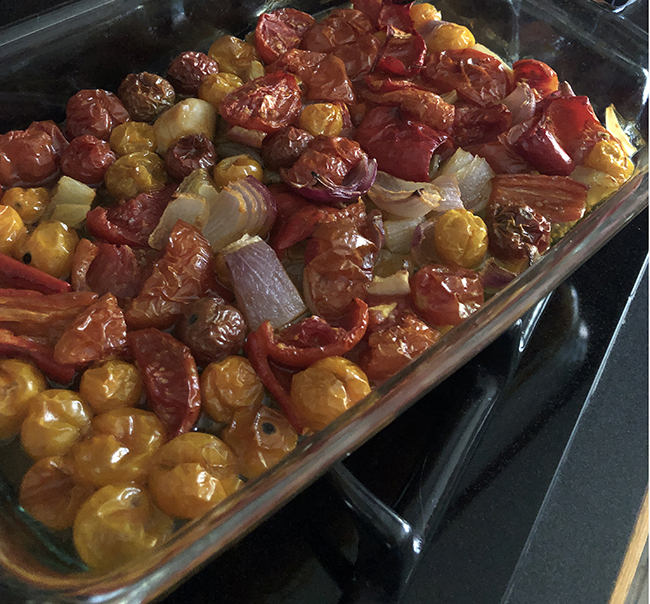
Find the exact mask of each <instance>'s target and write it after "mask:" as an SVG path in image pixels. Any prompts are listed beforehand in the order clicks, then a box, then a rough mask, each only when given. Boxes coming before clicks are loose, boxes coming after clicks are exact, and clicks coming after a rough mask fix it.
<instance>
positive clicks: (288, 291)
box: [223, 236, 307, 331]
mask: <svg viewBox="0 0 650 604" xmlns="http://www.w3.org/2000/svg"><path fill="white" fill-rule="evenodd" d="M223 254H224V259H225V262H226V266H227V267H228V269H229V270H230V276H231V281H232V285H233V290H234V292H235V297H236V298H237V306H238V308H239V309H240V310H241V311H242V312H243V313H244V316H245V318H246V323H247V324H248V326H249V327H250V329H251V330H253V331H255V330H256V329H258V328H259V327H260V325H262V323H264V321H269V322H270V323H271V325H272V326H273V328H274V329H281V328H282V327H284V326H285V325H288V324H289V323H291V322H292V321H293V320H295V319H296V318H297V317H299V316H300V315H301V314H303V313H304V312H305V311H306V310H307V307H306V306H305V303H304V302H303V300H302V298H301V296H300V294H299V293H298V290H297V289H296V286H295V285H294V284H293V282H292V281H291V279H290V278H289V276H288V275H287V273H286V271H285V270H284V267H283V266H282V264H280V261H279V260H278V257H277V256H276V254H275V252H274V251H273V248H271V247H270V246H269V245H268V244H267V243H265V242H264V241H262V240H261V239H260V238H259V237H248V236H244V237H242V238H241V239H240V240H239V241H237V242H235V243H234V244H232V245H230V246H228V248H226V249H224V250H223Z"/></svg>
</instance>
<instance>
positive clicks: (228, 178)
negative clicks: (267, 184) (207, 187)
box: [212, 154, 264, 187]
mask: <svg viewBox="0 0 650 604" xmlns="http://www.w3.org/2000/svg"><path fill="white" fill-rule="evenodd" d="M212 176H213V178H214V182H215V184H216V185H217V186H218V187H225V186H226V185H228V184H230V183H231V182H236V181H238V180H242V179H243V178H246V177H247V176H253V177H254V178H257V180H259V181H261V180H262V178H263V177H264V170H263V169H262V166H261V165H260V163H259V162H257V161H255V160H254V159H253V158H252V157H251V156H250V155H246V154H244V155H234V156H232V157H226V158H225V159H222V160H221V161H220V162H219V163H218V164H217V165H216V166H215V167H214V171H213V173H212Z"/></svg>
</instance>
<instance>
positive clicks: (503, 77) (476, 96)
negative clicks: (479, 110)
mask: <svg viewBox="0 0 650 604" xmlns="http://www.w3.org/2000/svg"><path fill="white" fill-rule="evenodd" d="M422 73H423V74H424V77H425V79H427V80H428V81H430V82H431V83H433V84H434V85H436V86H438V87H439V89H440V91H441V92H450V91H451V90H455V91H456V92H458V95H459V96H460V97H461V98H463V99H464V100H466V101H468V102H470V103H474V104H475V105H479V106H481V107H485V106H487V105H492V104H493V103H496V102H498V101H500V100H501V99H503V98H504V97H506V96H508V94H509V93H510V92H511V90H512V82H511V81H510V76H509V75H508V72H507V70H506V67H505V65H504V64H503V63H502V62H501V61H499V59H496V58H495V57H493V56H490V55H487V54H485V53H483V52H480V51H478V50H474V49H471V48H465V49H462V50H445V51H443V52H440V53H436V54H434V55H433V56H432V57H431V59H430V60H429V62H428V63H427V65H426V67H425V68H424V70H423V71H422Z"/></svg>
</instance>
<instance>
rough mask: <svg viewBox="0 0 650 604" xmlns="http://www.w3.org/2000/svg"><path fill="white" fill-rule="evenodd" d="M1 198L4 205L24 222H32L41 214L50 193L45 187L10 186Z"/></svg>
mask: <svg viewBox="0 0 650 604" xmlns="http://www.w3.org/2000/svg"><path fill="white" fill-rule="evenodd" d="M1 199H2V203H3V204H4V205H6V206H11V207H12V208H13V209H14V210H16V212H18V214H19V215H20V217H21V218H22V219H23V222H24V223H25V224H33V223H34V222H36V221H37V220H38V219H39V218H40V217H41V216H42V215H43V212H44V211H45V208H46V207H47V205H48V203H49V202H50V193H49V191H48V190H47V189H46V188H45V187H36V188H30V189H25V188H21V187H12V188H11V189H8V190H7V191H5V194H4V195H3V196H2V198H1Z"/></svg>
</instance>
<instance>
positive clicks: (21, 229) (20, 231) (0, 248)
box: [0, 205, 27, 254]
mask: <svg viewBox="0 0 650 604" xmlns="http://www.w3.org/2000/svg"><path fill="white" fill-rule="evenodd" d="M26 234H27V229H26V228H25V224H24V223H23V219H22V218H21V217H20V214H19V213H18V212H16V210H14V208H12V207H11V206H3V205H0V252H2V253H3V254H11V253H12V252H13V250H14V249H15V248H16V244H17V243H18V241H19V240H20V239H22V238H23V237H24V236H25V235H26Z"/></svg>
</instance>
